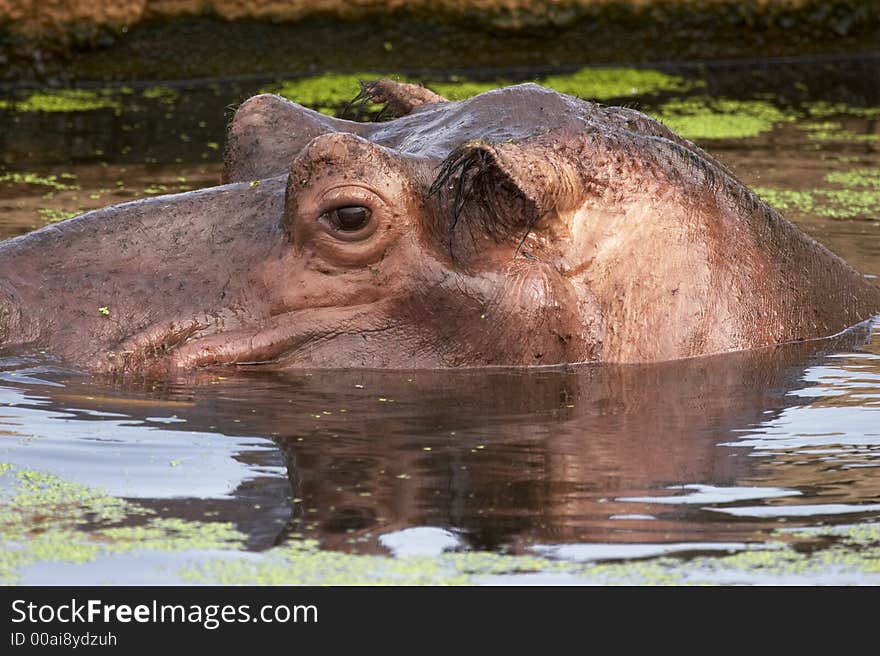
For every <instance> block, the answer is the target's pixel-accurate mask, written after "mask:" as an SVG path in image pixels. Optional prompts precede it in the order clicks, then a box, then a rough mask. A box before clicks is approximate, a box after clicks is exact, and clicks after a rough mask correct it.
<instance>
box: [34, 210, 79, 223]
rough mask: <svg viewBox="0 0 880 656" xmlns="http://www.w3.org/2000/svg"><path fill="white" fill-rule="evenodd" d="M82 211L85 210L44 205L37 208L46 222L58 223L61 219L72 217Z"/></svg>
mask: <svg viewBox="0 0 880 656" xmlns="http://www.w3.org/2000/svg"><path fill="white" fill-rule="evenodd" d="M82 213H83V210H59V209H56V208H53V207H43V208H41V209H38V210H37V214H39V215H40V216H41V217H42V218H43V220H44V221H45V222H46V223H58V222H59V221H65V220H67V219H72V218H73V217H75V216H79V215H80V214H82Z"/></svg>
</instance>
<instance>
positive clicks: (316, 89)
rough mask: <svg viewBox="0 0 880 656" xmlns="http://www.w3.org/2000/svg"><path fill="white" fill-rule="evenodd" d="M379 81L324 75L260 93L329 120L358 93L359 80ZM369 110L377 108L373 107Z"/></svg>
mask: <svg viewBox="0 0 880 656" xmlns="http://www.w3.org/2000/svg"><path fill="white" fill-rule="evenodd" d="M378 77H382V76H381V75H380V74H377V73H327V74H325V75H320V76H316V77H305V78H301V79H298V80H286V81H282V82H278V83H276V84H272V85H269V86H266V87H263V88H262V89H260V93H276V94H278V95H279V96H283V97H285V98H287V99H288V100H292V101H294V102H297V103H299V104H300V105H304V106H306V107H310V108H312V109H314V110H316V111H319V112H321V113H322V114H328V115H330V116H333V115H335V114H337V113H338V112H339V111H340V110H342V109H343V108H344V107H345V105H346V104H347V103H348V102H350V101H351V100H352V99H353V98H354V97H355V96H356V95H357V93H358V91H359V90H360V82H361V81H362V80H375V79H376V78H378ZM372 108H373V109H375V108H378V105H373V106H372Z"/></svg>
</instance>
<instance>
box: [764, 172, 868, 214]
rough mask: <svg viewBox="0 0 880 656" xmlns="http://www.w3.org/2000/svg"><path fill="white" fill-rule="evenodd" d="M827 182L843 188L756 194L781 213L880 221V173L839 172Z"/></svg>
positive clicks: (776, 190) (768, 189)
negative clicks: (790, 212)
mask: <svg viewBox="0 0 880 656" xmlns="http://www.w3.org/2000/svg"><path fill="white" fill-rule="evenodd" d="M825 181H826V182H828V183H830V184H833V185H838V186H841V187H843V188H842V189H811V190H797V191H795V190H787V189H786V190H781V189H771V188H768V187H757V188H755V192H756V193H757V194H758V195H759V196H761V197H762V198H763V199H764V200H765V201H767V203H769V204H770V205H772V206H773V207H775V208H776V209H777V210H779V211H781V212H786V211H795V212H799V213H801V214H814V215H816V216H823V217H827V218H831V219H856V218H868V219H880V169H873V168H862V169H853V170H850V171H835V172H832V173H829V174H827V175H826V176H825Z"/></svg>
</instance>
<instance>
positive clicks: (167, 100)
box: [141, 86, 179, 107]
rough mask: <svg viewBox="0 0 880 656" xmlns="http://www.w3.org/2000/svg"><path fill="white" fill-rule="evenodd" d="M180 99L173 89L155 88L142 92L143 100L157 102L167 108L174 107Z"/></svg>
mask: <svg viewBox="0 0 880 656" xmlns="http://www.w3.org/2000/svg"><path fill="white" fill-rule="evenodd" d="M178 97H179V94H178V93H177V91H175V90H174V89H172V88H171V87H163V86H153V87H149V88H147V89H144V90H143V91H142V92H141V98H145V99H146V100H155V101H157V102H159V103H161V104H162V105H165V106H166V107H171V106H173V105H174V104H175V103H176V102H177V99H178Z"/></svg>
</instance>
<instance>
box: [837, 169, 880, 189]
mask: <svg viewBox="0 0 880 656" xmlns="http://www.w3.org/2000/svg"><path fill="white" fill-rule="evenodd" d="M825 180H826V182H830V183H832V184H838V185H843V186H845V187H848V188H850V189H852V188H855V187H870V188H872V189H880V169H868V168H866V169H852V170H851V171H835V172H834V173H829V174H828V175H826V176H825Z"/></svg>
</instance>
